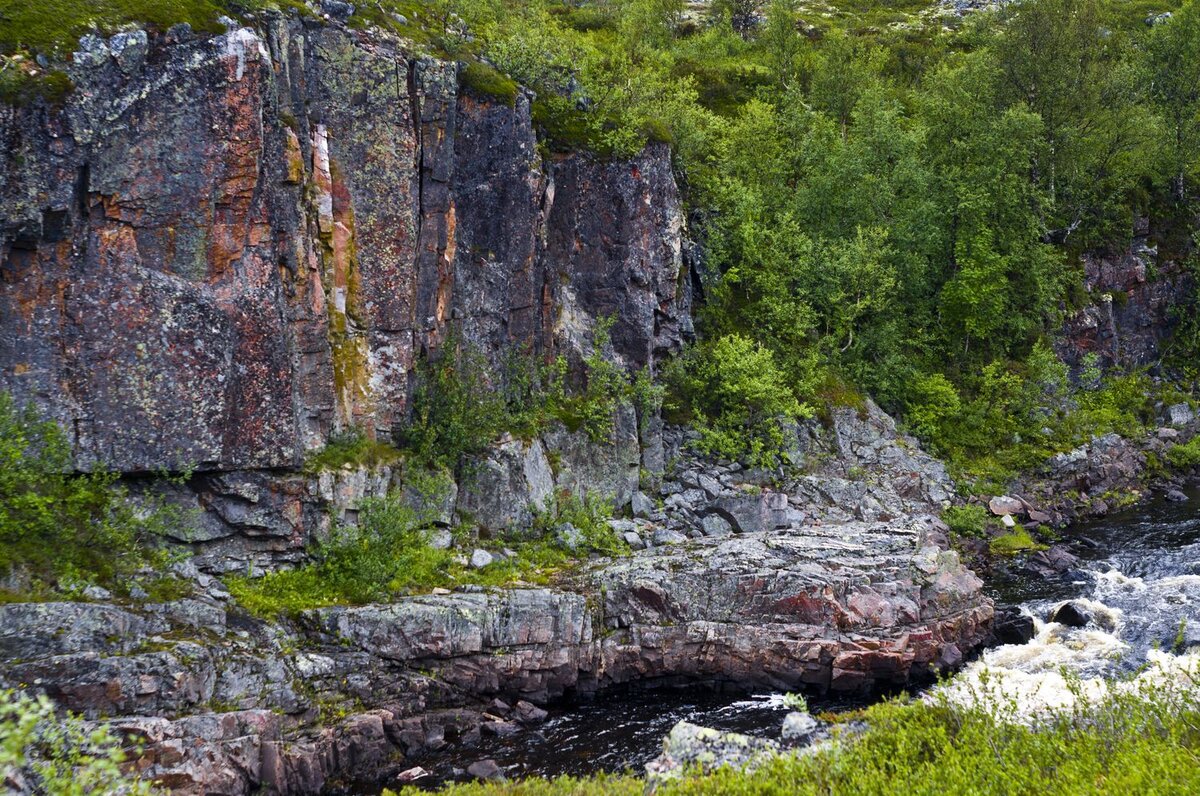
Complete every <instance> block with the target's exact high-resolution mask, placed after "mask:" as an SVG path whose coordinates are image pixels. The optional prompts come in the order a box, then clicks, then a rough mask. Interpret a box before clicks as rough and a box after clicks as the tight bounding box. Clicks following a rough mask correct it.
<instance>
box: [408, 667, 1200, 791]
mask: <svg viewBox="0 0 1200 796" xmlns="http://www.w3.org/2000/svg"><path fill="white" fill-rule="evenodd" d="M1015 715H1016V706H1015V705H1012V704H1006V703H993V702H981V703H977V704H974V705H972V706H971V707H957V706H954V705H951V704H950V703H949V702H948V701H945V700H941V701H934V702H920V701H907V700H905V699H900V700H894V701H890V702H885V703H882V704H879V705H875V706H873V707H871V708H869V709H868V710H866V711H865V714H864V718H865V719H866V721H867V723H868V729H867V730H866V731H865V732H863V733H862V734H861V735H853V734H843V735H839V736H835V741H834V742H833V743H832V744H830V745H827V746H824V747H821V748H819V749H818V751H816V752H815V753H814V754H808V755H803V756H791V755H783V756H780V757H778V758H776V759H775V760H773V761H772V762H770V763H768V764H767V765H764V766H762V767H761V768H758V769H757V770H755V771H754V772H751V773H746V772H739V771H734V770H731V769H727V768H726V769H722V770H719V771H716V772H714V773H709V774H705V775H699V776H694V777H691V778H688V779H686V780H683V781H677V782H673V783H666V784H664V785H663V786H662V787H660V788H659V789H658V790H657V791H656V793H658V794H661V796H694V795H696V796H698V795H699V794H706V795H707V794H712V795H714V796H715V795H716V794H721V796H751V795H753V796H818V794H819V795H820V796H884V795H885V794H887V795H889V796H890V795H891V794H897V795H898V794H906V795H907V794H928V795H929V796H934V795H935V794H936V795H937V796H959V795H960V794H961V796H968V795H969V796H1025V795H1027V796H1042V795H1043V794H1045V795H1047V796H1058V795H1060V794H1061V796H1068V795H1069V796H1076V794H1118V795H1120V796H1124V795H1125V794H1130V793H1139V794H1143V793H1145V794H1177V793H1197V792H1200V758H1198V755H1200V729H1198V727H1200V702H1198V699H1197V689H1196V687H1195V685H1191V686H1188V687H1186V688H1184V689H1182V690H1180V691H1167V690H1164V689H1156V688H1154V687H1153V686H1142V687H1139V688H1138V689H1137V690H1136V691H1131V692H1120V693H1117V694H1115V695H1113V696H1110V697H1108V698H1106V699H1105V700H1104V701H1102V702H1100V703H1097V704H1094V705H1091V706H1086V707H1080V708H1078V709H1077V710H1076V711H1074V712H1067V713H1063V714H1056V715H1054V716H1051V717H1049V718H1045V719H1043V720H1042V721H1040V722H1039V723H1036V724H1033V725H1029V724H1023V723H1020V722H1017V721H1015V720H1014V716H1015ZM644 788H645V783H644V781H642V780H640V779H638V778H636V777H633V776H630V775H625V776H611V775H604V776H597V777H594V778H585V779H574V778H568V777H564V778H560V779H555V780H549V781H548V780H544V779H533V780H524V781H520V782H515V783H471V784H462V785H453V786H450V787H448V788H446V789H445V790H444V791H442V792H443V793H446V794H451V795H452V796H600V795H601V794H604V796H634V795H635V794H641V793H643V789H644ZM419 792H420V791H418V790H416V789H414V788H406V789H403V790H401V791H400V794H401V796H416V794H417V793H419Z"/></svg>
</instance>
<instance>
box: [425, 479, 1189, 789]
mask: <svg viewBox="0 0 1200 796" xmlns="http://www.w3.org/2000/svg"><path fill="white" fill-rule="evenodd" d="M1190 497H1191V498H1192V499H1191V500H1190V501H1189V502H1187V503H1170V502H1167V501H1165V500H1155V501H1153V502H1150V503H1148V504H1145V505H1142V506H1137V507H1134V508H1132V509H1129V510H1126V511H1123V512H1120V513H1115V514H1113V515H1110V516H1109V517H1106V518H1103V519H1100V520H1094V521H1090V522H1088V523H1085V524H1081V525H1079V526H1077V527H1075V528H1071V529H1068V530H1067V531H1065V532H1064V533H1063V542H1065V543H1067V544H1069V545H1070V547H1071V549H1072V552H1074V553H1075V555H1077V556H1078V557H1079V558H1080V564H1079V566H1078V568H1077V569H1076V570H1074V571H1072V572H1069V573H1067V574H1065V575H1064V576H1062V577H1057V578H1052V579H1047V578H1043V577H1040V576H1037V575H1032V574H1021V573H1019V572H1018V573H1017V574H1012V575H1008V576H1001V577H997V578H996V579H994V580H992V581H991V582H989V583H988V586H987V588H988V591H989V592H990V593H991V595H992V596H993V597H994V598H995V599H996V601H997V603H998V604H1009V605H1020V606H1022V609H1023V610H1025V611H1026V612H1028V613H1031V614H1033V615H1034V616H1035V617H1036V618H1037V619H1038V620H1039V621H1038V632H1039V636H1038V638H1037V639H1035V640H1034V641H1032V642H1030V643H1029V644H1028V645H1023V646H1021V647H1000V648H997V649H996V650H992V651H989V652H988V653H986V654H985V655H984V658H985V661H984V662H987V661H986V659H992V660H991V661H990V662H988V665H991V666H996V667H999V668H1004V667H1010V668H1012V670H1013V671H1017V672H1020V673H1022V674H1024V673H1033V674H1030V676H1031V677H1034V676H1035V675H1036V673H1038V672H1041V671H1048V670H1050V669H1054V670H1058V669H1060V668H1061V667H1064V666H1066V667H1070V668H1074V669H1075V670H1076V671H1077V672H1078V673H1079V674H1082V675H1089V676H1090V675H1099V674H1106V673H1111V671H1112V669H1113V668H1114V667H1125V668H1131V667H1136V666H1138V665H1141V664H1142V663H1143V662H1144V659H1145V654H1146V651H1147V650H1149V649H1151V648H1156V649H1166V648H1168V647H1170V646H1171V645H1174V644H1175V643H1176V642H1177V641H1178V640H1179V638H1180V636H1181V627H1182V635H1183V636H1185V637H1186V639H1185V641H1186V643H1185V645H1184V646H1187V645H1190V644H1200V491H1193V492H1192V493H1191V494H1190ZM1076 598H1079V599H1083V600H1085V601H1087V603H1088V604H1089V605H1091V606H1092V607H1093V608H1094V610H1095V611H1096V614H1097V619H1096V622H1097V624H1095V625H1089V627H1087V628H1081V629H1066V628H1063V627H1061V626H1059V625H1055V624H1048V623H1046V622H1045V621H1044V620H1045V619H1046V617H1047V616H1048V615H1049V613H1050V612H1051V611H1052V610H1053V608H1054V607H1055V606H1056V605H1058V604H1059V603H1061V602H1062V601H1064V600H1068V599H1076ZM1189 628H1190V629H1189ZM1114 650H1118V651H1120V652H1121V654H1120V655H1114ZM980 663H983V662H976V663H975V664H972V666H976V665H980ZM782 696H783V695H782V694H779V693H764V692H751V693H745V692H738V691H728V690H726V691H720V690H714V689H712V688H701V687H691V688H686V689H678V688H665V687H663V688H645V687H641V688H631V689H628V690H620V691H608V692H605V693H604V694H602V695H600V696H598V697H596V698H595V699H594V700H593V701H589V702H580V703H576V704H569V705H559V706H556V707H554V708H552V709H551V711H550V713H551V716H550V719H549V720H548V721H547V722H546V723H545V724H544V725H543V726H542V727H540V728H539V729H538V730H534V731H526V732H522V733H520V734H518V735H515V736H513V737H510V738H506V739H497V738H489V737H486V736H485V737H484V738H483V739H482V740H481V741H480V743H478V744H476V745H474V746H471V747H462V746H454V747H451V748H449V749H447V750H443V751H442V752H439V753H437V754H436V755H430V756H428V757H426V758H423V759H421V758H418V759H414V760H412V761H411V765H420V766H422V767H424V768H425V769H427V770H428V771H430V772H431V774H432V776H430V777H428V778H426V779H425V780H423V781H422V782H421V783H419V784H421V785H423V786H426V787H434V786H436V785H438V784H441V783H444V782H448V781H454V780H462V779H467V778H468V777H467V776H466V774H465V769H466V767H467V766H468V765H470V764H471V763H473V762H475V761H477V760H482V759H485V758H490V759H493V760H495V761H496V762H497V763H498V764H499V765H500V766H501V767H502V768H503V769H504V770H505V773H506V775H507V776H508V777H509V778H511V779H519V778H523V777H531V776H545V777H553V776H558V775H561V774H572V775H586V774H592V773H596V772H601V771H603V772H620V771H626V770H631V771H634V772H640V771H642V768H643V766H644V765H645V764H646V763H647V762H649V761H650V760H652V759H653V758H654V757H656V756H657V755H658V753H659V751H660V749H661V746H662V739H663V736H665V735H666V734H667V733H668V732H669V731H670V729H671V728H672V727H673V726H674V725H675V724H676V723H677V722H679V721H680V720H687V721H689V722H693V723H695V724H701V725H704V726H709V727H714V728H717V729H720V730H726V731H736V732H743V733H750V734H755V735H760V736H765V737H778V735H779V730H780V727H781V724H782V721H783V718H784V716H785V715H786V714H787V712H788V709H787V708H786V707H785V706H784V705H783V700H782ZM879 696H880V695H875V696H872V697H859V698H846V697H840V698H835V697H822V696H814V695H808V700H809V705H810V708H811V709H812V710H813V712H821V711H842V710H848V709H854V708H858V707H862V706H864V705H866V704H868V703H869V702H871V701H874V700H876V699H878V698H879Z"/></svg>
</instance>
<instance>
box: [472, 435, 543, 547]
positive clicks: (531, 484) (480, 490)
mask: <svg viewBox="0 0 1200 796" xmlns="http://www.w3.org/2000/svg"><path fill="white" fill-rule="evenodd" d="M468 472H470V475H468V477H467V478H466V479H465V480H464V481H463V483H462V484H461V485H460V487H459V494H458V503H457V508H458V512H459V513H460V514H465V515H466V516H467V517H468V518H469V519H470V520H471V521H472V522H474V523H476V524H478V525H479V527H481V528H484V529H486V530H488V531H491V532H494V533H506V532H511V533H517V534H520V533H523V532H525V531H527V529H528V528H529V527H530V525H531V523H532V522H533V512H532V510H531V508H538V507H543V506H544V505H545V503H546V501H547V499H548V498H549V497H550V496H551V495H552V494H553V493H554V475H553V473H552V472H551V470H550V462H549V460H548V459H547V458H546V451H545V449H544V448H543V447H542V443H541V442H540V441H538V440H534V441H533V442H524V441H522V440H516V439H511V438H510V439H508V440H506V441H504V442H502V443H501V444H500V445H498V446H497V447H495V448H493V449H492V450H491V451H489V453H488V454H487V455H486V456H484V457H483V458H482V459H480V460H477V461H476V462H475V464H474V466H473V467H471V468H468Z"/></svg>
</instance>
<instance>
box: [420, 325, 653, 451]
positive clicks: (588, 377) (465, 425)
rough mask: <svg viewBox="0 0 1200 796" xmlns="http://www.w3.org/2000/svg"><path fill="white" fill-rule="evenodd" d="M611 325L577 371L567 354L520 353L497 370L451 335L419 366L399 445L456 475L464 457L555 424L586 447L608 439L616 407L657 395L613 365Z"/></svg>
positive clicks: (599, 328) (602, 328)
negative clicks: (545, 358)
mask: <svg viewBox="0 0 1200 796" xmlns="http://www.w3.org/2000/svg"><path fill="white" fill-rule="evenodd" d="M611 324H612V319H601V320H600V321H599V322H598V323H597V325H596V328H595V329H594V330H593V333H592V342H591V347H590V350H589V351H588V352H587V353H586V355H584V356H583V357H582V358H581V361H579V362H577V363H576V365H577V366H576V367H574V368H572V367H570V364H571V363H569V362H568V359H567V357H566V356H565V355H560V356H558V357H556V358H554V359H553V360H551V361H550V362H549V363H542V362H539V361H537V360H536V359H535V358H534V357H533V356H532V355H520V354H518V355H514V356H512V357H511V358H510V359H509V360H508V361H507V362H505V363H503V365H502V367H500V368H499V372H497V369H495V368H493V367H491V366H490V365H489V363H488V362H487V360H486V359H485V358H484V357H483V356H482V355H481V354H480V353H479V352H478V351H475V350H473V349H472V348H470V347H468V346H465V345H459V344H458V343H457V341H456V340H455V339H453V338H452V339H451V340H450V341H448V342H447V344H446V345H445V347H444V349H443V351H442V352H441V353H440V354H439V355H438V356H437V357H434V358H429V359H426V360H425V361H423V362H422V363H421V364H420V366H419V368H418V371H417V388H416V391H415V395H414V397H413V411H412V417H411V419H410V420H409V423H408V425H407V426H406V427H405V428H404V429H403V430H402V431H401V433H400V439H399V445H400V447H401V448H403V449H404V450H405V451H406V452H409V453H411V454H412V455H413V456H414V457H415V459H416V460H418V461H420V462H423V463H427V464H430V465H434V466H438V467H442V468H445V469H450V470H456V469H457V468H458V467H460V466H461V465H462V464H463V459H464V457H466V456H470V455H472V454H478V453H482V452H483V451H484V450H486V449H487V447H488V446H489V445H490V444H491V443H493V442H495V441H496V440H497V439H498V438H499V437H500V436H501V435H502V434H504V433H506V432H509V433H512V434H515V435H516V436H518V437H522V438H526V439H529V438H532V437H534V436H536V435H537V434H538V433H540V432H541V431H543V430H545V429H546V428H547V427H548V426H549V425H550V424H551V423H554V422H560V423H563V424H564V425H565V426H566V427H567V428H568V429H569V430H571V431H580V430H582V431H583V432H585V433H586V434H587V437H588V439H589V440H590V441H591V442H594V443H607V442H609V440H610V438H611V435H612V431H613V426H614V423H615V417H616V412H617V409H618V405H619V404H620V403H621V402H622V401H630V400H633V401H639V400H647V396H648V395H650V394H652V393H653V392H654V390H653V388H652V387H650V386H647V385H646V384H644V383H643V382H642V380H640V379H639V378H630V377H629V376H628V375H627V374H626V373H625V372H624V371H623V370H622V369H621V368H620V367H619V366H618V365H616V364H614V362H613V361H612V351H611V346H610V343H609V328H610V326H611Z"/></svg>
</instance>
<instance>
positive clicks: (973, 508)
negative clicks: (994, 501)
mask: <svg viewBox="0 0 1200 796" xmlns="http://www.w3.org/2000/svg"><path fill="white" fill-rule="evenodd" d="M942 521H943V522H945V523H946V524H947V525H948V526H950V532H951V533H955V534H957V535H959V536H974V537H982V536H983V535H984V533H985V532H986V531H987V524H988V510H987V509H986V508H984V507H983V506H979V505H974V504H971V505H966V506H951V507H950V508H948V509H946V510H945V511H943V512H942Z"/></svg>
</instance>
